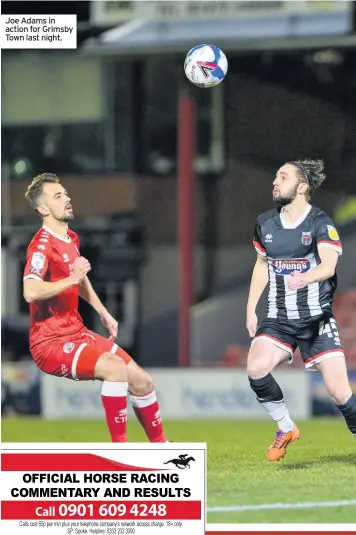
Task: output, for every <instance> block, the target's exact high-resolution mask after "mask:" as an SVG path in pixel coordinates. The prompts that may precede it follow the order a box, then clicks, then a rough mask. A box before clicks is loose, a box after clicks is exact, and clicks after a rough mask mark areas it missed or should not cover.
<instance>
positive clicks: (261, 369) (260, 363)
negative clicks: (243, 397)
mask: <svg viewBox="0 0 356 535" xmlns="http://www.w3.org/2000/svg"><path fill="white" fill-rule="evenodd" d="M273 367H274V366H273V363H272V362H271V361H270V359H269V358H268V356H267V358H266V356H265V355H263V353H260V352H258V351H256V350H255V348H254V347H253V348H252V349H251V351H250V353H249V355H248V358H247V375H248V377H251V379H262V377H265V376H266V375H268V374H269V373H270V372H271V371H272V370H273Z"/></svg>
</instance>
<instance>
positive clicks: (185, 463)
mask: <svg viewBox="0 0 356 535" xmlns="http://www.w3.org/2000/svg"><path fill="white" fill-rule="evenodd" d="M191 461H195V459H194V457H188V455H187V454H186V453H185V454H183V455H178V458H177V459H171V460H170V461H167V462H165V463H164V464H169V463H172V464H174V465H175V466H176V467H177V468H179V469H180V470H184V469H185V468H190V463H191Z"/></svg>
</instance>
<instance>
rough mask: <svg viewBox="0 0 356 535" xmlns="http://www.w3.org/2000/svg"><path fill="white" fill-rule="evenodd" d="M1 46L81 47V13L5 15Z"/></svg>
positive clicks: (36, 47) (3, 16)
mask: <svg viewBox="0 0 356 535" xmlns="http://www.w3.org/2000/svg"><path fill="white" fill-rule="evenodd" d="M1 48H22V49H24V48H34V49H42V48H53V49H57V48H58V49H59V48H67V49H69V48H77V16H76V15H1Z"/></svg>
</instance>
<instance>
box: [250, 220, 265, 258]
mask: <svg viewBox="0 0 356 535" xmlns="http://www.w3.org/2000/svg"><path fill="white" fill-rule="evenodd" d="M252 243H253V245H254V247H255V249H256V251H257V253H258V254H260V255H262V256H267V253H266V249H265V248H264V246H263V243H262V232H261V226H260V224H259V221H258V220H257V222H256V227H255V234H254V238H253V242H252Z"/></svg>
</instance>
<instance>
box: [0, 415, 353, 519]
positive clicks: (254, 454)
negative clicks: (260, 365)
mask: <svg viewBox="0 0 356 535" xmlns="http://www.w3.org/2000/svg"><path fill="white" fill-rule="evenodd" d="M298 426H299V428H300V431H301V439H300V440H299V441H297V442H296V443H294V444H292V445H291V446H289V448H288V452H287V455H286V457H285V458H284V459H283V460H282V461H280V462H279V463H268V462H267V461H266V460H265V453H266V449H267V447H268V446H269V445H270V444H271V442H272V440H273V438H274V432H275V426H274V424H273V422H269V421H265V420H264V421H261V422H258V421H249V422H244V421H185V422H182V421H180V422H178V421H175V422H172V421H167V422H165V430H166V435H167V437H168V438H169V439H170V440H173V441H175V442H207V447H208V523H216V524H218V523H219V524H220V523H356V505H350V506H338V507H323V508H316V507H308V508H300V509H297V508H293V509H270V510H254V511H231V512H209V509H210V508H212V507H219V506H220V507H221V506H234V507H238V506H243V505H262V504H277V503H279V504H296V503H301V502H319V503H321V502H334V501H342V500H356V441H355V439H354V438H353V437H352V436H351V434H350V432H349V431H348V429H347V428H346V425H345V423H344V420H343V419H342V418H337V419H316V420H312V421H308V422H299V423H298ZM128 434H129V440H130V441H133V442H144V441H145V440H146V438H145V435H144V434H143V431H142V429H141V427H140V426H139V425H138V424H137V423H136V422H135V421H130V422H129V426H128ZM109 441H110V437H109V434H108V431H107V429H106V424H105V422H104V421H76V420H70V421H68V420H67V421H46V420H40V419H33V418H28V419H27V418H26V419H25V418H8V419H4V420H2V442H109Z"/></svg>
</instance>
